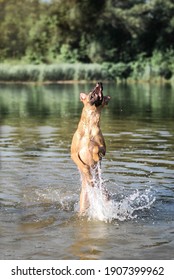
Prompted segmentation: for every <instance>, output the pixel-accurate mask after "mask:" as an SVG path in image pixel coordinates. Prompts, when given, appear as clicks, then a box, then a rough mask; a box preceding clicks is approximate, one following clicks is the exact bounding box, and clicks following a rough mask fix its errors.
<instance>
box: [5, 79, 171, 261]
mask: <svg viewBox="0 0 174 280" xmlns="http://www.w3.org/2000/svg"><path fill="white" fill-rule="evenodd" d="M93 87H94V84H62V85H61V84H56V85H45V86H36V85H30V86H27V85H13V84H11V85H1V87H0V109H1V130H0V132H1V134H0V143H1V145H0V152H1V170H0V258H1V259H58V260H60V259H63V260H66V259H70V260H71V259H86V260H87V259H91V260H93V259H96V260H97V259H174V91H173V89H172V87H171V86H170V85H161V86H159V85H149V84H139V85H136V84H132V85H116V84H105V85H104V93H105V94H109V95H110V96H111V101H110V103H109V105H108V107H107V108H104V109H103V112H102V119H101V127H102V131H103V134H104V137H105V141H106V144H107V154H106V156H105V158H104V159H103V160H102V166H101V170H100V171H101V178H100V183H101V184H102V186H103V185H104V186H105V187H106V188H107V189H108V191H109V193H110V195H111V200H110V201H109V202H108V203H106V201H103V200H102V198H101V195H100V190H99V189H97V188H94V189H93V190H92V192H91V198H90V199H91V208H90V209H89V211H88V215H87V216H86V217H81V218H80V217H79V216H78V208H79V193H80V184H81V183H80V176H79V173H78V171H77V168H76V166H75V164H74V163H73V162H72V160H71V158H70V145H71V139H72V136H73V133H74V132H75V130H76V127H77V124H78V121H79V118H80V114H81V110H82V103H81V102H80V101H79V93H80V92H89V90H91V89H92V88H93Z"/></svg>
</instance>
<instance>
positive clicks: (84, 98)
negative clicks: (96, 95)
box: [80, 92, 87, 102]
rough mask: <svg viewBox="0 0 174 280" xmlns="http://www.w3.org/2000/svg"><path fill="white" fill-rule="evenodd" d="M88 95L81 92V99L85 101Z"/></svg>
mask: <svg viewBox="0 0 174 280" xmlns="http://www.w3.org/2000/svg"><path fill="white" fill-rule="evenodd" d="M86 97H87V95H86V93H83V92H82V93H80V100H81V101H82V102H84V101H85V100H86Z"/></svg>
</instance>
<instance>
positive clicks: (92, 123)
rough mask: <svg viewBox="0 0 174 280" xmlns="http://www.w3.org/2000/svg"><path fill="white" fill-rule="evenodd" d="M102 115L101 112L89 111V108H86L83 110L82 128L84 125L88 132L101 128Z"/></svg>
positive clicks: (96, 110)
mask: <svg viewBox="0 0 174 280" xmlns="http://www.w3.org/2000/svg"><path fill="white" fill-rule="evenodd" d="M100 115H101V110H98V109H95V110H92V109H91V110H89V109H88V108H85V107H84V108H83V110H82V115H81V121H80V123H79V124H80V126H81V125H82V126H83V127H84V129H85V128H88V130H90V129H92V128H94V127H100ZM85 130H86V129H85Z"/></svg>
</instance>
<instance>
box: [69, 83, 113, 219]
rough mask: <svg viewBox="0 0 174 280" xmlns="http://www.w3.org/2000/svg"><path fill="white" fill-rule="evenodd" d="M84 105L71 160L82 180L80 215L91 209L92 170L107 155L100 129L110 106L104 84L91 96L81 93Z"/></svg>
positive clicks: (95, 89) (72, 147)
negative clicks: (105, 107)
mask: <svg viewBox="0 0 174 280" xmlns="http://www.w3.org/2000/svg"><path fill="white" fill-rule="evenodd" d="M80 100H81V101H82V102H83V104H84V108H83V110H82V114H81V119H80V122H79V124H78V128H77V130H76V132H75V134H74V136H73V139H72V144H71V158H72V159H73V161H74V162H75V163H76V165H77V167H78V169H79V171H80V174H81V178H82V190H81V194H80V214H83V213H84V212H85V211H86V209H87V208H88V207H89V200H88V193H87V186H88V185H90V186H93V182H92V174H91V171H92V169H93V170H94V169H95V167H96V165H97V163H98V162H99V161H101V159H102V157H103V156H104V155H105V153H106V145H105V141H104V138H103V135H102V132H101V129H100V115H101V110H102V108H103V107H104V106H105V105H107V104H108V102H109V100H110V96H103V86H102V83H97V84H96V86H95V88H94V89H93V91H92V92H90V93H89V94H85V93H81V94H80Z"/></svg>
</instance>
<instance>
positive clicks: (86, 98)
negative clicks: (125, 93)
mask: <svg viewBox="0 0 174 280" xmlns="http://www.w3.org/2000/svg"><path fill="white" fill-rule="evenodd" d="M80 100H81V101H82V102H83V104H84V106H85V105H88V106H93V107H95V108H99V107H104V105H107V104H108V103H109V100H110V96H104V95H103V85H102V83H101V82H99V83H97V84H96V86H95V88H94V89H93V90H92V91H91V92H90V93H89V94H85V93H81V94H80Z"/></svg>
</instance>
